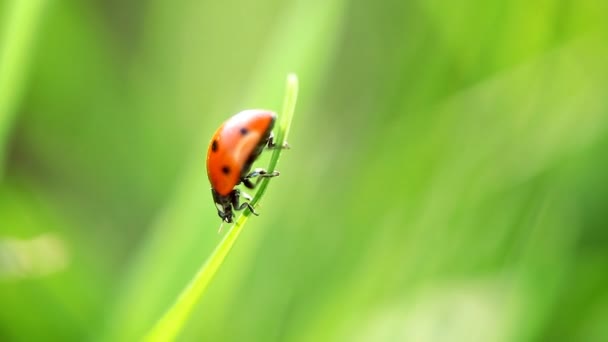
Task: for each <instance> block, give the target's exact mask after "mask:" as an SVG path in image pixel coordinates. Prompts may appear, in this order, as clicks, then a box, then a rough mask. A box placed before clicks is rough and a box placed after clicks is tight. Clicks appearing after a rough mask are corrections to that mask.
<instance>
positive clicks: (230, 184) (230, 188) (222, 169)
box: [207, 109, 279, 223]
mask: <svg viewBox="0 0 608 342" xmlns="http://www.w3.org/2000/svg"><path fill="white" fill-rule="evenodd" d="M276 117H277V116H276V114H275V113H273V112H271V111H267V110H261V109H249V110H244V111H242V112H240V113H237V114H235V115H234V116H233V117H231V118H229V119H228V120H226V121H225V122H224V123H223V124H222V125H221V126H220V128H218V129H217V131H216V132H215V134H213V138H212V139H211V142H210V143H209V149H208V150H207V176H208V177H209V182H210V183H211V194H212V196H213V201H214V202H215V206H216V207H217V213H218V215H219V216H220V218H221V219H222V220H223V221H224V222H227V223H231V222H232V219H233V217H234V213H233V211H234V210H242V209H245V208H249V210H251V212H252V213H253V214H254V215H258V214H257V213H256V212H255V211H254V210H253V207H252V206H251V204H249V202H243V203H241V204H239V197H240V196H241V195H242V196H243V197H244V198H245V199H246V200H248V201H251V196H249V195H247V194H246V193H244V192H241V191H240V190H239V189H235V186H237V185H239V184H240V183H241V182H242V183H243V184H244V185H245V186H246V187H248V188H250V189H253V188H255V186H256V185H257V183H255V184H254V183H253V182H252V181H251V179H252V178H254V177H275V176H278V175H279V172H278V171H274V172H271V173H268V172H266V170H263V169H255V170H253V171H251V172H250V170H251V164H253V162H254V161H255V160H256V159H257V158H258V156H259V155H260V153H262V151H263V150H264V148H265V147H268V148H274V147H275V144H274V139H273V135H272V128H273V127H274V122H275V120H276Z"/></svg>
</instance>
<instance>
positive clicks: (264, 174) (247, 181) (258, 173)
mask: <svg viewBox="0 0 608 342" xmlns="http://www.w3.org/2000/svg"><path fill="white" fill-rule="evenodd" d="M280 174H281V173H280V172H279V171H272V172H268V171H266V170H264V169H261V168H257V169H254V170H253V171H252V172H249V174H247V176H245V177H243V179H241V181H242V182H243V184H244V185H245V186H246V187H248V188H249V189H255V187H256V186H257V185H258V183H259V182H260V181H259V178H270V177H276V176H278V175H280ZM254 177H259V178H258V181H257V182H255V183H253V182H252V181H251V178H254Z"/></svg>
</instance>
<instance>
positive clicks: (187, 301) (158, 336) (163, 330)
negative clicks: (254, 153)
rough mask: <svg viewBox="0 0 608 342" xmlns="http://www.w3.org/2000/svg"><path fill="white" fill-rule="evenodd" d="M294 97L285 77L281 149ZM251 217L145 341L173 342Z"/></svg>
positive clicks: (263, 184)
mask: <svg viewBox="0 0 608 342" xmlns="http://www.w3.org/2000/svg"><path fill="white" fill-rule="evenodd" d="M297 94H298V79H297V77H296V75H295V74H289V75H288V77H287V91H286V94H285V100H284V103H283V110H282V112H281V113H282V115H281V116H280V122H279V131H278V134H277V140H276V142H277V144H278V145H279V146H282V145H283V143H284V142H285V141H286V139H287V134H288V133H289V128H290V126H291V119H292V117H293V113H294V111H295V105H296V101H297ZM281 152H282V149H280V148H277V149H275V150H273V153H272V156H271V158H270V163H269V164H268V168H267V170H268V172H272V171H274V170H275V168H276V166H277V163H278V161H279V157H280V155H281ZM269 181H270V178H262V180H261V181H260V185H259V189H258V191H257V192H256V194H255V196H254V197H253V199H252V201H251V204H252V205H253V206H256V205H257V204H258V203H259V201H260V200H261V199H262V196H263V195H264V193H265V192H266V188H267V187H268V183H269ZM250 215H251V211H250V210H249V209H245V210H244V211H243V213H242V214H241V215H240V216H239V218H238V219H237V220H236V222H235V224H234V225H233V226H232V228H231V229H230V230H229V231H228V233H227V234H226V236H225V237H224V239H222V241H221V242H220V244H219V245H218V246H217V247H216V248H215V250H214V251H213V253H212V254H211V255H210V256H209V258H208V259H207V261H206V262H205V263H204V264H203V266H202V267H201V268H200V269H199V271H198V272H197V274H196V275H195V276H194V278H193V279H192V281H191V282H190V284H188V286H187V287H186V288H185V289H184V290H183V291H182V293H181V294H180V295H179V297H178V298H177V300H176V301H175V303H174V304H173V305H172V306H171V307H170V308H169V309H168V310H167V311H166V312H165V313H164V314H163V316H162V317H161V318H160V320H159V321H158V322H157V323H156V325H155V326H154V327H153V328H152V330H150V332H149V333H148V335H147V336H146V340H147V341H170V340H174V339H175V338H176V337H177V335H178V334H179V332H180V331H181V329H182V327H183V326H184V324H185V323H186V321H187V319H188V317H189V316H190V313H191V312H192V309H193V308H194V306H195V305H196V303H197V302H198V301H199V300H200V298H201V297H202V295H203V294H204V293H205V289H206V288H207V286H208V285H209V283H211V280H213V277H214V276H215V274H216V273H217V271H218V270H219V268H220V266H221V265H222V263H223V262H224V259H225V258H226V256H227V255H228V253H229V252H230V250H231V249H232V246H233V245H234V243H235V242H236V239H237V238H238V237H239V235H240V234H241V231H242V230H243V227H244V226H245V223H246V222H247V219H248V217H249V216H250Z"/></svg>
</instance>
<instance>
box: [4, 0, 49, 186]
mask: <svg viewBox="0 0 608 342" xmlns="http://www.w3.org/2000/svg"><path fill="white" fill-rule="evenodd" d="M45 3H46V1H45V0H34V1H12V2H10V3H7V4H6V5H5V7H6V9H7V10H6V12H5V13H4V15H3V16H2V17H0V20H1V19H4V20H5V24H4V27H2V28H1V29H2V32H1V33H0V34H1V35H0V175H1V174H2V168H3V166H2V164H3V163H4V154H5V153H6V146H5V145H6V142H7V141H8V134H9V132H10V127H11V126H12V122H13V120H14V116H15V109H16V108H15V107H16V106H17V104H18V103H19V98H20V96H21V91H22V87H23V82H24V80H25V74H26V69H27V64H28V60H29V58H28V57H29V52H30V50H31V45H32V41H33V38H34V33H35V31H36V27H37V26H38V25H37V24H38V22H39V20H40V17H41V13H42V9H43V7H44V4H45Z"/></svg>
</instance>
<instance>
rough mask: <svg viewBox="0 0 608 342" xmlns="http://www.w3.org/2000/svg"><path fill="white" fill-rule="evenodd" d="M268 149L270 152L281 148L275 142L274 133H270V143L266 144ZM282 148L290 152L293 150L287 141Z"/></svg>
mask: <svg viewBox="0 0 608 342" xmlns="http://www.w3.org/2000/svg"><path fill="white" fill-rule="evenodd" d="M266 148H268V149H270V150H272V149H275V148H279V147H278V146H277V145H276V144H275V142H274V133H272V132H271V133H270V137H269V138H268V143H267V144H266ZM280 148H282V149H285V150H289V149H290V148H291V146H289V144H288V143H287V141H285V142H283V146H281V147H280Z"/></svg>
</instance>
